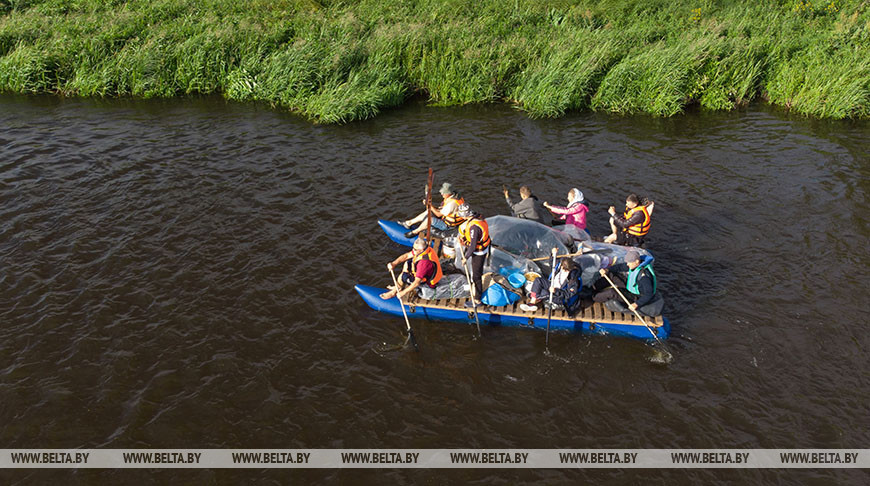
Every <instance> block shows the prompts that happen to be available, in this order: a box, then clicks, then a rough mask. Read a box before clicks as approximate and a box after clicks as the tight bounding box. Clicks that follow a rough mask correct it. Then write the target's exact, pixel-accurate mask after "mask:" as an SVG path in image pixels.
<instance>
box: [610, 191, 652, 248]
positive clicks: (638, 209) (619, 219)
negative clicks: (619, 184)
mask: <svg viewBox="0 0 870 486" xmlns="http://www.w3.org/2000/svg"><path fill="white" fill-rule="evenodd" d="M644 202H645V203H646V204H641V203H640V198H638V197H637V194H629V195H628V197H627V198H625V212H624V213H623V214H622V216H619V215H618V214H616V208H614V207H613V206H610V208H608V209H607V212H608V213H610V227H611V228H612V229H613V234H611V235H610V236H608V237H607V238H606V239H605V240H604V242H605V243H614V242H615V243H616V244H617V245H623V246H636V247H638V248H643V245H644V243H645V240H646V235H647V233H649V229H650V224H651V215H652V210H653V207H654V206H653V203H652V202H647V201H644Z"/></svg>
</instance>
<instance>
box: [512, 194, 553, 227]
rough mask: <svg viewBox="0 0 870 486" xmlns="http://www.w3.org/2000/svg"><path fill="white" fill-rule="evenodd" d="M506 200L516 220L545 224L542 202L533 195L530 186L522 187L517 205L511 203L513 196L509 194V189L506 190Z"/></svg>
mask: <svg viewBox="0 0 870 486" xmlns="http://www.w3.org/2000/svg"><path fill="white" fill-rule="evenodd" d="M504 199H505V201H507V203H508V206H510V208H511V214H512V215H513V217H515V218H520V219H530V220H532V221H537V222H538V223H541V224H547V223H545V222H544V211H543V209H542V208H541V202H540V200H539V199H538V198H537V196H535V195H534V194H532V190H531V189H529V186H522V187H520V201H519V202H518V203H516V204H514V203H512V202H511V196H510V194H509V193H508V190H507V187H505V188H504Z"/></svg>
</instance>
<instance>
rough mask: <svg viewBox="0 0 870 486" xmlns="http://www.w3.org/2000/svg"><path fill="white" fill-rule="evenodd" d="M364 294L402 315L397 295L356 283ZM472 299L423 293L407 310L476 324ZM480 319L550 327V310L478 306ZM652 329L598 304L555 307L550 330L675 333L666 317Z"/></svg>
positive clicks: (652, 320)
mask: <svg viewBox="0 0 870 486" xmlns="http://www.w3.org/2000/svg"><path fill="white" fill-rule="evenodd" d="M354 288H355V289H356V291H357V292H358V293H359V295H360V297H362V298H363V300H364V301H365V302H366V304H368V305H369V307H371V308H372V309H374V310H376V311H379V312H384V313H387V314H392V315H395V316H401V315H402V306H401V304H400V303H399V299H398V298H396V297H393V298H392V299H389V300H383V299H381V298H380V294H382V293H384V292H386V291H387V289H382V288H378V287H371V286H368V285H356V286H354ZM468 300H469V299H468V298H459V299H438V300H424V299H421V298H420V297H419V296H417V295H414V296H413V297H410V298H409V299H408V301H407V302H406V303H405V311H406V312H407V313H408V317H409V318H411V317H416V318H419V319H429V320H436V321H451V322H462V323H466V324H471V323H474V313H473V312H472V310H471V309H469V308H466V307H465V302H467V301H468ZM477 315H478V318H479V319H480V323H481V324H489V325H490V326H504V327H531V328H535V329H547V309H546V308H545V307H544V306H542V305H539V306H538V310H537V311H534V312H525V311H523V310H522V309H520V307H519V303H516V304H513V305H509V306H505V307H491V306H486V305H484V306H481V307H478V312H477ZM646 321H647V324H649V328H648V327H647V326H645V325H644V324H643V323H642V322H640V320H639V319H638V318H637V317H636V316H635V315H634V314H621V313H618V312H612V311H610V310H609V309H607V308H606V307H604V305H603V304H600V303H597V302H596V303H595V304H593V305H592V306H591V307H588V308H586V309H583V310H581V311H580V312H578V313H577V314H576V315H575V316H574V317H573V318H572V317H570V316H568V314H567V313H566V312H565V311H564V310H553V315H552V317H551V320H550V330H563V331H572V332H580V333H586V334H609V335H614V336H624V337H630V338H635V339H641V340H644V341H652V340H654V339H655V338H654V337H653V335H652V334H651V332H650V329H652V332H655V333H656V337H657V338H658V339H667V337H668V335H669V334H670V332H671V324H670V322H668V320H667V319H666V318H664V317H662V316H658V317H648V318H646Z"/></svg>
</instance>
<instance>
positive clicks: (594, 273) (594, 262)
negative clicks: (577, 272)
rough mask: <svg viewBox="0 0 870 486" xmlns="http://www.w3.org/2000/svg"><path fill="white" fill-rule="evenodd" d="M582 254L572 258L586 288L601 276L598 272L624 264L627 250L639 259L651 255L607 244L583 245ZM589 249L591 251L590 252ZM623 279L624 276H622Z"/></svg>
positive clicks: (592, 243)
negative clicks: (581, 271)
mask: <svg viewBox="0 0 870 486" xmlns="http://www.w3.org/2000/svg"><path fill="white" fill-rule="evenodd" d="M583 247H584V251H585V252H586V253H584V254H583V255H578V256H575V257H574V261H575V262H576V263H577V265H578V266H580V268H581V269H582V270H583V273H582V274H581V277H580V278H581V279H582V280H583V286H584V287H588V286H591V285H592V284H594V283H595V281H597V280H598V279H599V278H600V277H601V276H600V275H599V274H598V270H601V269H602V268H609V267H611V266H612V265H615V264H618V263H625V254H626V253H628V251H629V250H634V251H636V252H637V253H638V254H639V255H640V256H641V258H643V257H644V255H650V256H652V254H651V253H650V252H648V251H646V250H644V249H642V248H634V247H631V246H620V245H611V244H608V243H597V242H587V243H584V244H583ZM590 249H591V251H590ZM623 277H625V275H623Z"/></svg>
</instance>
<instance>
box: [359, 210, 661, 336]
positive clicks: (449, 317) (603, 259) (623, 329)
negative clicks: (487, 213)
mask: <svg viewBox="0 0 870 486" xmlns="http://www.w3.org/2000/svg"><path fill="white" fill-rule="evenodd" d="M494 219H495V221H493V220H494ZM490 221H492V223H490V226H491V228H492V227H496V228H497V227H498V225H499V223H503V224H504V225H505V227H510V228H518V231H521V232H522V231H523V230H524V229H525V234H535V237H534V238H533V240H534V243H535V244H528V245H525V247H524V248H525V249H524V250H522V251H520V250H518V249H514V248H513V246H516V245H515V244H513V245H510V246H512V248H511V249H512V250H514V251H518V252H521V253H523V254H527V253H528V255H526V256H528V257H529V258H534V257H535V256H538V255H535V254H534V252H535V249H536V248H537V247H540V249H539V250H540V251H541V252H542V253H541V254H542V255H544V256H546V254H547V252H548V251H549V250H548V248H549V246H548V245H540V244H537V243H538V242H540V238H542V236H541V234H540V233H539V232H540V231H542V230H541V229H540V228H538V227H537V226H535V227H533V226H530V224H532V225H538V223H531V222H529V221H527V220H518V219H516V218H511V217H508V216H494V217H492V218H487V222H490ZM378 224H379V225H380V226H381V228H382V229H383V230H384V232H385V233H386V234H387V236H389V237H390V239H391V240H393V241H394V242H396V243H399V244H400V245H403V246H409V247H410V246H411V245H412V244H413V241H414V239H413V238H406V237H405V236H404V233H405V231H407V230H406V229H405V228H404V227H402V226H401V225H400V224H398V223H396V222H394V221H387V220H379V221H378ZM538 226H540V227H541V228H546V231H550V232H555V233H559V232H558V230H555V229H553V228H549V227H546V226H544V225H538ZM497 233H498V232H497V231H493V235H492V236H493V242H494V244H495V245H498V243H499V238H497V237H496V235H497ZM510 236H511V237H513V241H516V237H517V236H518V235H516V234H512V235H510ZM520 236H521V235H520ZM554 236H555V237H556V238H560V237H562V235H554ZM543 238H545V239H546V238H548V237H547V236H546V235H545V236H543ZM508 242H509V244H510V243H511V241H510V240H509V241H508ZM557 246H561V248H559V250H560V252H562V251H572V250H571V249H570V248H566V247H565V246H564V245H557ZM587 246H589V247H590V248H591V249H592V252H594V254H591V255H589V254H587V255H581V256H578V257H575V261H576V262H577V263H578V264H579V265H580V266H581V268H583V281H584V283H585V282H589V283H592V281H593V280H594V279H595V278H597V272H598V268H601V267H602V266H604V267H606V266H609V265H611V264H613V263H614V262H616V261H618V260H619V258H621V257H622V256H624V255H625V252H626V251H627V250H628V248H625V247H622V246H617V245H609V244H606V243H589V244H587ZM640 251H641V252H643V253H648V252H644V251H643V250H640ZM499 252H500V253H501V254H502V255H501V258H498V262H500V263H499V264H498V265H493V267H492V268H489V270H490V271H492V272H499V270H501V269H502V268H506V266H507V265H510V266H513V267H517V268H519V269H521V270H523V271H528V270H529V265H536V264H535V263H533V262H532V261H531V260H529V259H528V258H526V257H525V256H519V255H515V254H513V253H511V252H508V251H505V250H503V249H502V250H499ZM495 260H496V258H493V261H494V262H495ZM508 262H509V263H508ZM498 266H501V268H498ZM543 266H544V265H541V267H543ZM546 266H547V269H549V264H547V265H546ZM538 268H540V267H538ZM542 270H546V269H542ZM499 273H504V272H499ZM538 273H540V271H539V272H538ZM587 276H589V278H587ZM486 287H487V286H486V285H484V288H486ZM354 289H355V290H356V291H357V293H359V295H360V297H362V299H363V300H364V301H365V302H366V304H368V305H369V307H371V308H372V309H374V310H376V311H379V312H384V313H387V314H392V315H395V316H402V304H401V303H400V302H399V299H398V298H396V297H393V298H391V299H388V300H384V299H381V298H380V294H381V293H383V292H386V290H387V289H384V288H379V287H372V286H368V285H361V284H360V285H356V286H355V287H354ZM436 297H439V296H438V295H436ZM442 297H445V298H436V299H432V300H426V299H422V298H420V297H419V296H418V295H416V294H414V295H412V296H410V297H406V299H405V306H404V307H405V312H407V314H408V317H409V318H414V317H416V318H420V319H430V320H437V321H449V322H461V323H466V324H473V323H474V322H475V320H474V312H473V311H472V310H471V309H469V308H467V307H465V303H466V302H468V301H469V300H470V298H469V297H468V295H467V292H466V293H465V294H464V295H457V296H452V295H448V296H442ZM477 315H478V319H479V320H480V323H481V324H489V325H491V326H505V327H531V328H536V329H542V330H543V329H547V309H546V308H545V306H539V308H538V309H537V310H535V311H529V312H527V311H523V310H522V309H520V307H519V301H517V302H514V303H512V304H508V305H505V306H498V307H496V306H490V305H484V306H483V307H478V311H477ZM644 320H645V321H646V323H644V322H642V321H641V320H640V319H638V318H637V316H635V315H634V314H622V313H620V312H613V311H611V310H609V309H608V308H606V307H605V306H604V305H603V304H600V303H594V304H593V305H591V306H589V307H584V308H581V309H580V310H579V311H577V313H576V314H574V315H573V316H570V315H569V314H568V313H567V312H566V311H565V310H564V309H554V310H553V312H552V316H551V319H550V329H552V330H563V331H573V332H581V333H587V334H607V335H614V336H624V337H630V338H635V339H641V340H644V341H653V340H655V339H659V340H661V339H666V338H667V337H668V336H669V335H670V330H671V325H670V322H669V321H668V319H667V318H665V317H663V316H656V317H645V318H644ZM653 334H655V336H653Z"/></svg>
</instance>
